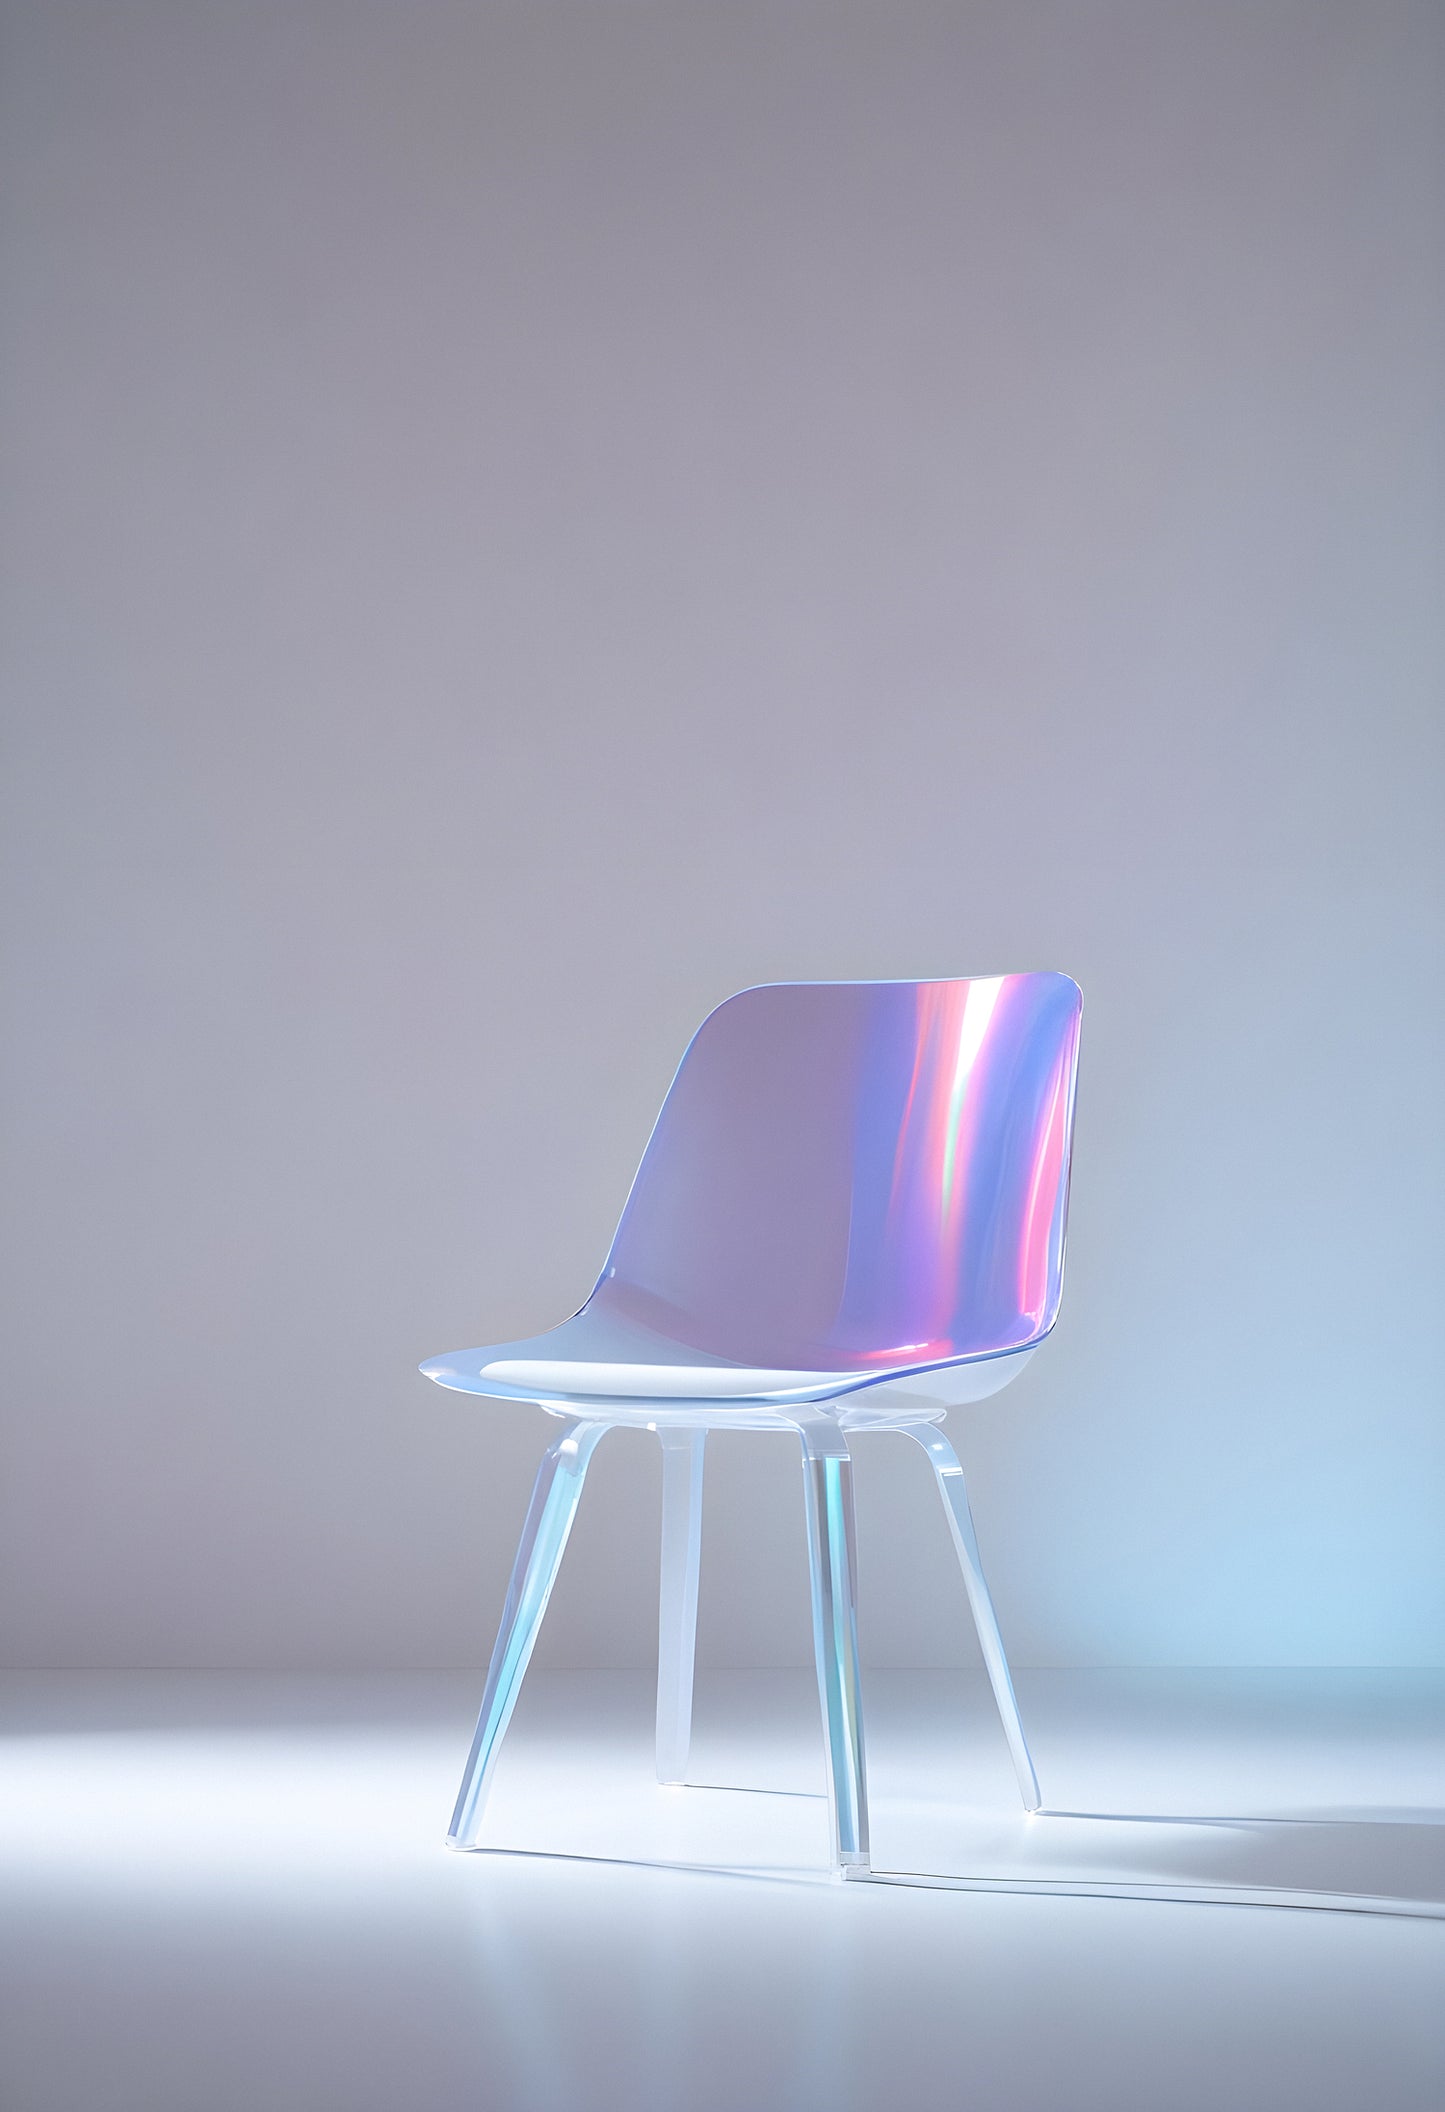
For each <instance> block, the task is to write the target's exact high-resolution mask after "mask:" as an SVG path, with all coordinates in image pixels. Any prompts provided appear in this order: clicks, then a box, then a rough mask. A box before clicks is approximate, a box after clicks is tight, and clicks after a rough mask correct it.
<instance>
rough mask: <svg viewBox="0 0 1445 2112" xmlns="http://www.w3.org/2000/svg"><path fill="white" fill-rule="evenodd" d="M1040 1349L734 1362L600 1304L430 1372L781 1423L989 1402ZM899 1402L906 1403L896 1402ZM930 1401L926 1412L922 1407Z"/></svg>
mask: <svg viewBox="0 0 1445 2112" xmlns="http://www.w3.org/2000/svg"><path fill="white" fill-rule="evenodd" d="M1031 1354H1032V1350H1031V1349H1026V1350H1023V1351H1019V1352H1015V1353H1014V1354H1012V1355H1007V1356H994V1357H976V1358H970V1359H967V1360H960V1361H955V1362H952V1363H949V1364H945V1365H934V1366H930V1367H924V1368H921V1369H920V1368H919V1367H918V1366H916V1365H915V1366H901V1367H900V1366H897V1365H894V1366H888V1365H884V1366H882V1367H881V1368H880V1367H879V1366H878V1365H872V1366H860V1367H857V1368H853V1369H847V1370H841V1371H837V1370H835V1371H815V1370H802V1369H797V1368H794V1367H788V1368H778V1367H776V1366H771V1367H770V1366H764V1365H755V1364H744V1363H741V1362H733V1361H731V1360H729V1359H728V1358H725V1357H719V1356H715V1355H713V1354H711V1353H710V1352H708V1351H706V1350H699V1349H697V1348H695V1347H693V1346H692V1345H690V1344H688V1343H684V1342H678V1341H674V1340H672V1339H670V1338H669V1337H668V1336H666V1335H660V1334H656V1333H654V1332H653V1331H652V1330H651V1329H650V1328H646V1327H643V1326H642V1325H641V1324H640V1323H638V1322H636V1321H632V1320H629V1319H626V1318H624V1317H622V1316H619V1315H618V1314H616V1313H613V1312H606V1311H600V1310H598V1309H597V1308H595V1307H584V1309H583V1310H582V1311H581V1312H580V1313H577V1314H575V1315H574V1316H573V1318H572V1319H570V1320H566V1321H564V1322H563V1323H562V1325H561V1326H560V1327H554V1328H551V1329H549V1330H548V1331H547V1333H546V1334H541V1335H532V1336H529V1337H527V1338H525V1339H523V1340H521V1341H517V1342H494V1343H491V1344H488V1345H486V1346H484V1347H482V1348H480V1349H464V1350H455V1351H451V1352H449V1353H448V1354H446V1355H444V1356H440V1357H433V1358H431V1359H429V1360H428V1362H427V1363H425V1364H423V1365H422V1366H421V1369H422V1371H423V1373H424V1374H425V1376H426V1377H427V1378H429V1379H435V1380H436V1382H437V1384H438V1385H440V1386H448V1387H451V1388H453V1389H454V1390H456V1391H457V1392H460V1393H477V1394H483V1395H486V1396H488V1397H489V1398H491V1399H494V1400H513V1401H531V1402H534V1403H536V1404H538V1405H540V1406H541V1407H544V1408H550V1409H553V1410H554V1411H556V1412H560V1413H566V1414H581V1413H585V1412H586V1410H588V1409H589V1408H590V1409H600V1410H604V1411H605V1412H606V1415H607V1418H608V1420H609V1421H622V1420H626V1421H629V1422H646V1421H654V1420H656V1419H657V1418H659V1417H662V1418H665V1419H668V1420H678V1421H682V1420H687V1421H689V1422H711V1421H713V1420H716V1421H717V1422H718V1423H720V1424H725V1425H729V1426H732V1427H747V1426H748V1425H749V1424H759V1425H762V1426H768V1425H776V1423H777V1422H779V1421H781V1420H786V1418H787V1415H788V1412H789V1410H795V1409H797V1408H800V1407H806V1406H808V1405H809V1404H819V1403H824V1402H832V1401H840V1403H843V1404H846V1405H845V1407H844V1412H845V1413H846V1415H847V1416H848V1419H849V1420H867V1421H874V1420H884V1419H888V1418H889V1416H890V1415H909V1416H913V1417H917V1416H918V1415H919V1414H920V1412H922V1413H924V1414H926V1413H928V1409H929V1406H931V1407H932V1409H933V1412H934V1413H938V1412H941V1408H942V1407H946V1406H947V1405H948V1404H949V1403H950V1402H963V1401H975V1400H981V1399H983V1398H984V1396H985V1395H986V1394H990V1393H994V1392H996V1391H997V1390H998V1388H999V1387H1001V1386H1004V1385H1006V1384H1007V1383H1008V1381H1009V1380H1010V1379H1011V1378H1013V1377H1015V1376H1016V1375H1017V1373H1018V1371H1019V1370H1020V1369H1021V1367H1022V1365H1023V1363H1024V1362H1026V1361H1027V1359H1028V1357H1029V1356H1030V1355H1031ZM893 1397H896V1405H895V1399H894V1398H893ZM923 1403H926V1404H928V1405H927V1406H923V1405H921V1404H923Z"/></svg>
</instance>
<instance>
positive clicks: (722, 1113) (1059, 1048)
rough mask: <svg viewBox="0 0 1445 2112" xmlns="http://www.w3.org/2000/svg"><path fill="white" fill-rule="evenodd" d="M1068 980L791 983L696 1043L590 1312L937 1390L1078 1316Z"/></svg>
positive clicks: (716, 1023) (796, 1362) (756, 999)
mask: <svg viewBox="0 0 1445 2112" xmlns="http://www.w3.org/2000/svg"><path fill="white" fill-rule="evenodd" d="M1079 1016H1080V997H1079V990H1078V986H1077V984H1075V983H1074V982H1072V981H1071V980H1070V978H1069V977H1068V976H1066V975H1052V974H1037V975H1004V976H988V977H974V978H972V979H970V980H960V981H955V982H928V983H775V984H766V985H764V986H762V987H761V988H759V989H755V990H744V991H742V992H741V993H740V994H739V995H738V996H737V997H733V998H729V999H728V1001H727V1002H726V1003H725V1004H723V1005H720V1006H719V1007H718V1009H717V1011H716V1012H714V1013H713V1014H712V1015H711V1016H710V1017H709V1018H708V1019H706V1020H705V1021H704V1022H703V1024H702V1026H701V1027H700V1028H699V1029H698V1032H697V1034H696V1035H695V1036H694V1038H693V1042H692V1045H691V1047H690V1048H689V1049H688V1052H687V1054H686V1056H685V1057H684V1058H683V1061H682V1064H681V1067H680V1068H679V1070H678V1073H677V1077H676V1078H675V1079H674V1081H673V1085H672V1089H671V1091H670V1092H669V1094H668V1096H667V1100H666V1102H665V1103H664V1106H663V1109H662V1113H661V1114H660V1115H659V1117H658V1120H657V1126H656V1128H655V1130H654V1131H653V1135H652V1139H651V1142H650V1143H649V1145H648V1147H647V1152H646V1155H645V1156H644V1158H643V1161H642V1165H641V1167H640V1168H639V1170H638V1175H637V1179H636V1181H635V1182H634V1184H633V1188H632V1193H631V1195H630V1197H629V1198H628V1202H627V1208H626V1209H625V1211H624V1212H623V1216H622V1222H621V1224H620V1225H619V1226H618V1228H617V1235H616V1238H615V1239H614V1240H613V1243H612V1251H611V1253H610V1255H609V1256H608V1262H607V1268H606V1270H605V1272H604V1274H603V1277H602V1279H601V1281H600V1283H599V1284H598V1286H597V1289H596V1291H595V1292H594V1293H593V1296H592V1298H591V1300H589V1306H590V1307H591V1308H592V1309H593V1310H599V1311H607V1310H611V1311H612V1312H614V1313H616V1314H618V1316H619V1317H622V1318H626V1319H630V1320H636V1321H640V1322H642V1323H644V1324H645V1325H646V1326H648V1327H650V1328H652V1329H655V1330H656V1331H657V1332H658V1333H660V1334H662V1335H665V1336H667V1337H670V1338H671V1339H672V1340H674V1341H678V1342H683V1343H687V1344H689V1345H691V1346H692V1347H694V1348H696V1349H698V1350H702V1351H705V1352H708V1353H711V1354H712V1355H716V1356H723V1357H727V1358H729V1359H733V1360H736V1361H738V1362H741V1363H748V1364H758V1365H766V1366H778V1367H786V1368H793V1369H805V1370H814V1371H843V1370H851V1371H857V1370H863V1369H867V1368H869V1367H877V1368H878V1369H879V1370H880V1371H882V1370H887V1369H891V1368H917V1367H919V1366H922V1365H928V1364H934V1363H942V1362H947V1361H949V1360H952V1359H954V1358H960V1357H980V1356H990V1355H997V1354H999V1353H1001V1352H1004V1351H1007V1350H1014V1349H1022V1348H1026V1347H1027V1346H1028V1345H1029V1344H1031V1343H1033V1342H1037V1341H1038V1340H1039V1339H1040V1337H1041V1336H1043V1335H1045V1334H1047V1332H1048V1330H1049V1328H1050V1327H1051V1326H1052V1325H1053V1321H1054V1317H1055V1314H1056V1313H1057V1311H1058V1304H1059V1293H1060V1288H1061V1279H1062V1271H1063V1254H1064V1220H1065V1215H1066V1211H1067V1205H1068V1176H1069V1143H1070V1132H1071V1126H1072V1119H1073V1103H1074V1077H1075V1068H1076V1063H1077V1055H1078V1039H1079Z"/></svg>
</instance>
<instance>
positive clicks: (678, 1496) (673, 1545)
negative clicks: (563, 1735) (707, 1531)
mask: <svg viewBox="0 0 1445 2112" xmlns="http://www.w3.org/2000/svg"><path fill="white" fill-rule="evenodd" d="M657 1434H658V1437H659V1438H660V1439H661V1441H662V1589H661V1592H660V1594H659V1598H658V1608H657V1779H658V1781H659V1782H683V1781H685V1780H686V1779H687V1756H688V1753H689V1751H690V1749H691V1746H692V1672H693V1658H694V1654H695V1651H696V1647H697V1573H698V1562H699V1558H700V1556H701V1554H702V1464H703V1448H704V1447H705V1445H706V1444H707V1432H706V1430H686V1429H669V1428H668V1427H667V1426H666V1425H664V1426H663V1427H662V1428H660V1429H659V1430H658V1433H657Z"/></svg>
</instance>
